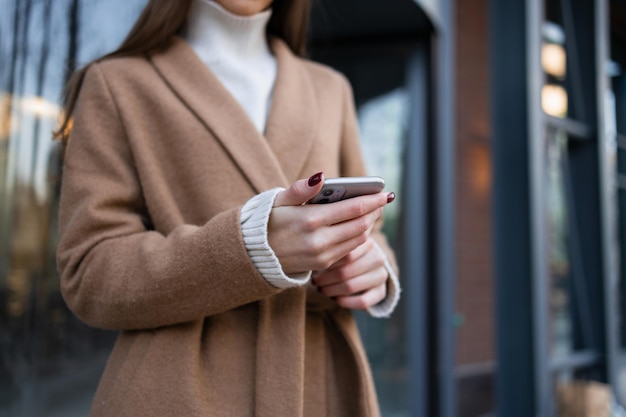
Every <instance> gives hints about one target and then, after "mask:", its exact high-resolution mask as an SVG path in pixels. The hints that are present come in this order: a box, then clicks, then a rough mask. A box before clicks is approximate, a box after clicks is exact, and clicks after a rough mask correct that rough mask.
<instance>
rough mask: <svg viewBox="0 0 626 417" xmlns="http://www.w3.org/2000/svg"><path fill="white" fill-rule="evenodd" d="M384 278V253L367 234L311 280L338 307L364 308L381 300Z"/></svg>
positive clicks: (386, 276)
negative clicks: (360, 242) (362, 242)
mask: <svg viewBox="0 0 626 417" xmlns="http://www.w3.org/2000/svg"><path fill="white" fill-rule="evenodd" d="M388 277H389V273H388V272H387V269H386V268H385V258H384V255H383V254H382V253H381V252H380V251H379V250H378V249H377V248H376V243H375V242H374V240H373V239H372V238H371V237H370V238H368V239H367V241H366V242H365V243H364V244H362V245H361V246H359V247H357V248H356V249H354V250H353V251H352V252H350V253H349V254H348V255H346V256H345V257H344V258H343V259H341V260H340V261H339V262H337V263H336V264H335V265H333V266H331V267H330V268H328V270H326V271H323V272H320V273H318V274H314V275H313V283H314V284H315V285H317V287H318V288H319V290H320V291H321V293H322V294H324V295H325V296H327V297H330V298H333V299H334V300H335V302H336V303H337V304H339V305H340V306H341V307H344V308H350V309H354V310H365V309H367V308H369V307H371V306H374V305H376V304H378V303H380V302H381V301H383V300H384V299H385V297H386V296H387V278H388Z"/></svg>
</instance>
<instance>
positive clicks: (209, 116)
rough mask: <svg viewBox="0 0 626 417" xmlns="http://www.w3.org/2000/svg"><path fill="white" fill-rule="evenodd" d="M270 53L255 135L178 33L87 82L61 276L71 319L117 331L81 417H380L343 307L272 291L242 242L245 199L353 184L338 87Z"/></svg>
mask: <svg viewBox="0 0 626 417" xmlns="http://www.w3.org/2000/svg"><path fill="white" fill-rule="evenodd" d="M271 48H272V50H273V52H274V54H275V55H276V58H277V62H278V75H277V80H276V84H275V89H274V95H273V99H272V106H271V110H270V114H269V118H268V122H267V128H266V132H265V135H261V134H260V133H259V132H258V131H257V130H256V128H255V126H254V125H253V123H252V122H251V121H250V119H249V118H248V117H247V115H246V114H245V112H244V111H243V110H242V108H240V106H239V105H238V103H237V102H236V101H235V99H234V98H233V97H232V96H231V95H230V94H229V93H228V92H227V91H226V90H225V88H224V87H223V86H222V84H221V83H220V82H219V81H218V80H217V79H216V78H215V76H214V75H213V74H212V73H211V72H210V70H209V69H208V68H207V67H206V66H205V65H204V64H203V63H202V62H201V61H200V60H199V58H198V57H197V56H196V55H195V53H194V52H193V50H192V49H191V48H190V47H189V46H188V45H187V44H186V43H185V42H184V41H183V40H181V39H179V38H175V39H174V40H173V42H172V44H171V46H170V47H169V48H167V49H166V50H165V51H163V52H159V53H156V54H153V55H152V56H150V57H124V58H115V59H108V60H105V61H103V62H100V63H97V64H94V65H92V66H91V67H90V69H89V70H88V72H87V74H86V78H85V80H84V83H83V87H82V90H81V93H80V96H79V101H78V103H77V107H76V111H75V114H74V125H73V131H72V134H71V137H70V140H69V143H68V145H67V148H66V153H65V164H64V173H63V185H62V192H61V207H60V210H61V213H60V223H61V240H60V243H59V248H58V265H59V270H60V272H61V284H62V292H63V295H64V297H65V300H66V302H67V304H68V305H69V306H70V308H71V309H72V310H73V311H74V312H75V313H76V314H77V315H78V316H79V317H80V318H81V319H82V320H83V321H85V322H86V323H87V324H90V325H92V326H96V327H101V328H106V329H117V330H120V331H121V332H120V336H119V338H118V340H117V343H116V345H115V347H114V349H113V352H112V354H111V357H110V359H109V362H108V364H107V367H106V370H105V372H104V375H103V376H102V379H101V382H100V385H99V388H98V391H97V393H96V396H95V399H94V403H93V406H92V412H91V415H92V416H98V417H100V416H111V417H113V416H115V417H142V416H158V417H166V416H181V417H196V416H197V417H200V416H202V417H208V416H211V417H218V416H224V417H233V416H234V417H245V416H261V417H294V416H315V417H323V416H350V417H355V416H368V417H369V416H378V415H379V411H378V405H377V400H376V394H375V391H374V387H373V382H372V377H371V375H370V370H369V367H368V364H367V360H366V356H365V354H364V350H363V346H362V344H361V340H360V338H359V334H358V331H357V328H356V326H355V322H354V320H353V318H352V316H351V313H350V311H348V310H345V309H342V308H339V307H337V305H336V304H334V303H333V302H332V301H331V300H329V299H327V298H326V297H324V296H322V295H320V294H319V293H317V292H316V291H315V290H314V288H313V287H312V286H311V285H308V286H306V287H299V288H292V289H287V290H280V289H277V288H274V287H272V286H270V285H269V284H268V283H267V281H265V280H264V279H263V278H262V276H261V275H260V273H259V272H258V271H257V269H255V267H254V265H253V264H252V262H251V260H250V258H249V256H248V255H247V252H246V249H245V246H244V243H243V240H242V236H241V231H240V220H239V213H240V208H241V206H242V205H243V204H244V203H245V202H246V201H247V200H248V199H250V198H251V197H253V196H254V195H256V194H257V193H259V192H262V191H265V190H268V189H271V188H274V187H276V186H283V187H286V186H288V185H289V184H290V183H291V182H293V181H294V180H296V179H300V178H306V177H308V176H310V175H312V174H314V173H315V172H318V171H323V172H324V173H325V175H326V176H327V177H333V176H340V175H343V176H355V175H363V174H364V167H363V163H362V159H361V155H360V152H359V143H358V135H357V127H356V118H355V112H354V107H353V103H352V96H351V91H350V89H349V85H348V83H347V82H346V80H345V79H344V78H343V77H341V76H339V75H338V74H337V73H336V72H334V71H332V70H330V69H328V68H326V67H323V66H321V65H318V64H314V63H311V62H308V61H306V60H303V59H300V58H297V57H295V56H294V55H293V54H292V53H291V52H290V51H289V49H288V47H287V46H286V45H285V44H284V43H283V42H282V41H280V40H276V39H273V40H272V41H271ZM375 238H376V239H377V241H378V243H379V244H380V245H381V246H383V248H385V250H387V246H386V243H385V242H384V239H383V238H382V236H381V235H380V234H378V233H377V234H376V236H375ZM389 256H392V255H391V254H389Z"/></svg>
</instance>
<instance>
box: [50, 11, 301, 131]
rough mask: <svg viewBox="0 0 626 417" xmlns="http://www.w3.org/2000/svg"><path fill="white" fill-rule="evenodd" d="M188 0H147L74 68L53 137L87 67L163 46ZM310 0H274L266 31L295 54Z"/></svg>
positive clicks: (65, 126)
mask: <svg viewBox="0 0 626 417" xmlns="http://www.w3.org/2000/svg"><path fill="white" fill-rule="evenodd" d="M191 2H192V0H149V1H148V4H147V5H146V7H145V8H144V9H143V11H142V12H141V15H140V16H139V18H138V19H137V21H136V22H135V25H134V26H133V28H132V29H131V30H130V32H129V33H128V35H127V36H126V39H124V41H123V42H122V44H121V45H120V47H119V48H118V49H116V50H115V51H113V52H111V53H108V54H106V55H104V56H102V57H100V58H98V59H96V60H95V61H92V62H90V63H88V64H87V65H85V66H84V67H83V68H81V69H79V70H78V71H76V72H75V73H74V74H73V75H72V77H71V78H70V80H69V81H68V83H67V85H66V86H65V92H64V103H65V104H64V114H63V117H62V119H61V124H60V126H59V128H58V130H56V131H55V132H54V137H55V138H57V139H61V140H62V141H64V142H65V141H66V140H67V138H68V136H69V132H70V130H71V125H72V122H71V120H72V112H73V111H74V107H75V105H76V100H77V98H78V94H79V92H80V88H81V86H82V83H83V79H84V78H85V73H86V72H87V69H88V68H89V66H90V65H91V64H93V63H95V62H99V61H102V60H104V59H106V58H111V57H121V56H130V55H145V54H149V53H151V52H155V51H158V50H162V49H165V48H167V46H168V45H169V43H170V42H171V41H172V39H173V37H174V35H176V34H177V33H178V32H180V30H181V28H182V26H183V25H184V24H185V19H186V18H187V14H188V13H189V8H190V7H191ZM310 8H311V0H274V1H273V3H272V10H273V11H272V17H271V18H270V21H269V23H268V24H267V33H268V34H269V35H274V36H277V37H279V38H281V39H283V40H284V41H285V42H286V43H287V45H288V46H289V48H290V49H291V50H292V51H293V52H294V53H295V54H297V55H300V56H305V55H306V37H307V30H308V21H309V11H310Z"/></svg>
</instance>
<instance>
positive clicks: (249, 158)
mask: <svg viewBox="0 0 626 417" xmlns="http://www.w3.org/2000/svg"><path fill="white" fill-rule="evenodd" d="M271 46H272V50H273V51H274V54H275V55H276V58H277V61H278V75H277V79H276V83H275V86H274V94H273V97H272V106H271V109H270V114H269V118H268V122H267V128H266V132H267V135H266V136H267V138H266V137H264V136H263V135H262V134H261V133H260V132H259V131H258V130H257V129H256V127H255V126H254V124H253V123H252V121H251V120H250V118H249V117H248V115H247V114H246V113H245V111H244V110H243V108H242V107H241V106H240V105H239V103H237V101H236V100H235V99H234V98H233V96H232V95H231V94H230V93H229V92H228V91H227V90H226V88H225V87H224V86H223V85H222V83H221V82H220V81H219V80H218V79H217V77H216V76H215V75H214V74H213V73H212V72H211V71H210V70H209V69H208V68H207V67H206V65H204V64H203V63H202V61H201V60H200V59H199V58H198V56H197V55H196V54H195V52H194V51H193V49H192V48H191V47H190V46H189V45H188V44H187V43H186V42H185V41H184V40H182V39H180V38H175V39H174V41H173V43H172V45H171V46H170V47H169V48H168V49H167V50H165V51H163V52H160V53H156V54H154V55H152V56H151V57H150V60H151V61H152V64H153V66H154V67H155V69H156V70H157V72H158V73H159V74H160V75H161V77H162V78H163V79H164V80H165V82H166V83H167V84H168V85H169V86H170V88H171V89H172V90H173V91H174V92H175V94H176V95H177V96H178V97H179V98H180V100H181V101H183V102H184V103H185V104H186V105H187V107H188V108H189V109H190V110H191V111H192V112H193V113H194V114H195V115H196V116H197V117H198V119H199V120H201V121H202V123H203V124H204V126H205V127H206V128H207V130H208V131H209V132H211V134H212V135H213V136H214V137H215V138H216V139H217V140H218V141H220V143H221V145H222V146H223V148H224V149H225V150H226V151H227V153H228V154H229V155H230V157H231V158H232V160H233V162H234V163H235V164H236V165H237V166H238V167H239V169H240V171H241V172H242V174H243V175H244V176H245V177H246V178H247V180H248V182H249V183H250V185H251V186H252V188H253V189H254V190H255V191H256V192H257V193H258V192H262V191H265V190H268V189H270V188H273V187H276V186H282V187H287V186H288V185H289V184H290V183H291V182H292V181H293V180H295V179H297V178H298V175H299V174H300V173H301V172H300V171H301V170H302V167H303V165H304V163H305V161H306V158H307V155H308V153H309V151H310V149H311V147H312V143H313V141H314V138H315V136H316V129H315V127H316V125H317V123H316V118H317V103H316V100H315V95H314V94H315V93H314V91H313V86H312V84H311V80H310V79H309V78H308V74H306V72H305V70H304V68H303V67H302V65H298V64H299V63H298V62H297V59H296V58H295V57H294V56H293V55H292V54H291V52H290V51H289V50H288V47H287V46H286V45H285V44H284V43H283V42H282V41H280V40H277V39H273V40H272V43H271Z"/></svg>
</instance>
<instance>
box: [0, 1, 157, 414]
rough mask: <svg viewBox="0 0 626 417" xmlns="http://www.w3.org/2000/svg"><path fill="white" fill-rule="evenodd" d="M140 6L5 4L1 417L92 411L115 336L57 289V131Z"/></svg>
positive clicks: (0, 151)
mask: <svg viewBox="0 0 626 417" xmlns="http://www.w3.org/2000/svg"><path fill="white" fill-rule="evenodd" d="M144 4H145V0H123V1H122V0H112V1H106V2H84V1H79V0H54V1H52V0H37V1H35V0H0V10H2V12H1V13H0V416H5V415H6V416H12V417H19V416H42V415H45V416H53V417H54V416H64V417H73V416H79V415H86V414H87V412H86V410H88V408H89V405H90V402H91V398H92V396H93V392H94V391H95V386H96V384H97V381H98V379H99V376H100V374H101V372H102V367H103V364H104V361H105V359H106V356H107V355H108V352H109V349H110V345H111V343H112V341H113V337H114V334H112V333H110V332H103V331H98V330H94V329H90V328H87V327H86V326H85V325H83V324H82V323H80V322H79V321H78V320H77V319H76V318H75V317H74V316H73V315H72V314H71V313H70V312H69V311H68V310H67V308H66V307H65V303H64V301H63V299H62V297H61V294H60V291H59V278H58V275H57V272H56V262H55V252H56V241H57V237H58V232H57V224H56V220H57V201H58V196H59V183H60V173H61V149H60V146H59V144H58V143H56V142H55V141H53V140H52V139H51V136H52V135H51V132H52V130H53V129H54V128H55V127H56V124H57V120H58V118H59V116H60V114H61V106H60V99H61V92H62V88H63V85H64V84H65V82H66V80H67V77H68V74H69V73H70V72H71V69H72V68H73V67H74V66H75V64H76V63H78V64H79V65H80V64H81V63H85V62H88V61H90V60H92V59H94V58H95V57H97V56H99V55H102V54H103V53H105V52H107V51H109V50H111V49H113V48H114V47H115V46H116V45H117V44H118V43H119V42H120V41H121V39H122V38H123V36H125V34H126V32H127V31H128V30H129V28H130V25H131V24H132V23H133V21H134V20H135V18H136V16H137V14H138V12H139V11H140V10H141V8H142V7H143V5H144Z"/></svg>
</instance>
